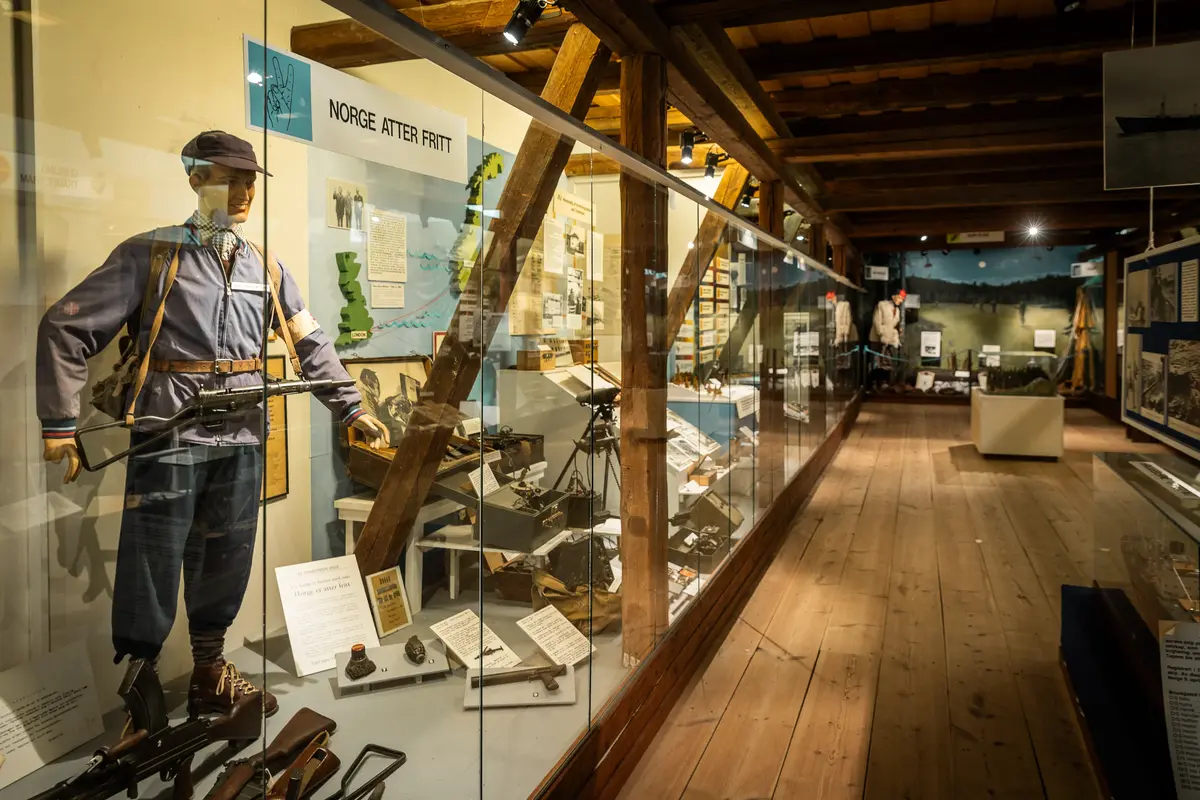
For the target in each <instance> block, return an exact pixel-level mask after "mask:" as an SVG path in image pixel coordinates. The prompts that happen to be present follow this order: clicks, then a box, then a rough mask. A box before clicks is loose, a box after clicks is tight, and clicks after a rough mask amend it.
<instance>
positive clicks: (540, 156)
mask: <svg viewBox="0 0 1200 800" xmlns="http://www.w3.org/2000/svg"><path fill="white" fill-rule="evenodd" d="M610 54H611V53H610V51H609V49H608V48H607V47H606V46H604V45H603V44H601V43H600V40H599V39H597V38H596V37H595V36H594V35H593V34H592V33H591V32H590V31H589V30H587V28H585V27H584V26H582V25H576V26H574V27H572V28H571V30H570V31H569V32H568V33H567V36H566V39H565V40H564V41H563V46H562V49H561V50H559V52H558V56H557V57H556V58H555V61H554V66H553V68H552V69H551V70H550V78H549V80H548V82H547V83H546V88H545V89H544V90H543V91H542V97H543V98H544V99H545V100H547V101H549V102H551V103H553V104H554V105H555V106H557V107H558V108H561V109H562V110H564V111H566V112H567V113H569V114H571V115H572V116H574V117H576V118H578V119H582V118H583V116H584V115H585V114H587V110H588V107H589V106H590V105H591V102H592V98H593V96H594V95H595V93H596V86H597V84H598V83H599V80H600V76H601V74H602V73H603V70H604V67H605V66H606V65H607V64H608V60H609V56H610ZM574 144H575V143H574V140H572V139H570V138H567V137H565V136H562V135H561V134H559V133H557V132H555V131H553V130H551V129H549V128H547V127H546V126H544V125H542V124H541V123H538V122H536V121H535V122H532V123H530V126H529V131H528V132H527V133H526V134H525V139H524V141H522V143H521V148H520V150H519V151H518V152H517V157H516V159H515V160H514V162H513V167H512V171H511V172H510V174H509V178H508V182H507V183H506V184H505V185H504V191H503V192H501V194H500V200H499V202H498V203H497V206H496V207H497V214H496V216H495V218H494V219H493V221H492V227H491V233H492V240H491V244H490V246H489V247H488V249H487V253H486V256H485V257H484V258H482V259H480V260H479V261H477V262H476V263H475V265H474V267H473V268H472V270H471V276H470V279H469V281H468V284H467V290H466V291H464V293H463V296H462V298H461V299H460V301H459V304H458V307H457V308H456V309H455V311H454V316H453V318H452V319H451V321H450V325H449V327H448V329H447V333H446V338H445V339H443V340H442V345H441V349H440V350H439V351H438V352H437V353H436V354H435V356H436V357H435V360H434V363H433V371H432V373H431V374H430V376H429V380H428V381H427V382H426V383H425V385H424V386H423V387H422V388H421V403H420V405H418V406H417V407H416V408H414V409H413V413H412V417H411V419H410V421H409V425H408V428H407V429H406V430H405V432H404V436H403V438H401V440H400V441H399V442H396V443H393V444H395V446H396V454H395V456H394V457H393V459H392V463H391V465H390V466H389V467H388V472H387V475H386V477H385V478H384V479H383V484H382V485H381V486H380V489H379V494H378V497H377V498H376V500H375V505H374V507H373V508H372V509H371V513H370V515H369V516H368V517H367V522H366V525H365V526H364V527H363V532H362V535H361V537H360V539H359V541H358V545H357V547H356V548H355V556H356V557H357V558H358V564H359V567H360V568H361V570H362V573H363V574H364V575H367V574H370V573H372V572H378V571H380V570H383V569H387V568H388V567H392V566H395V564H396V563H397V562H398V561H399V560H400V556H401V553H402V552H403V549H404V545H405V543H406V541H407V540H408V536H409V533H410V531H411V530H412V526H413V523H414V522H415V521H416V519H417V514H418V513H419V512H420V510H421V506H422V505H423V504H424V503H425V498H426V497H427V496H428V494H429V489H430V487H431V486H432V485H433V481H434V478H435V477H436V475H437V468H438V465H439V464H440V463H441V460H442V458H443V456H444V455H445V454H446V446H447V444H448V443H449V441H450V436H451V434H452V433H453V431H454V426H455V424H457V420H458V418H459V413H458V406H459V404H460V403H462V402H463V401H464V400H466V399H467V397H468V396H469V394H470V392H471V389H472V387H473V386H474V385H475V379H476V377H477V376H478V375H479V369H480V366H481V364H482V363H483V358H484V356H485V355H486V353H487V348H488V345H489V344H490V342H491V340H492V335H493V334H494V333H495V330H496V327H497V325H498V324H499V322H500V320H501V319H502V318H503V316H504V312H505V310H506V308H507V307H508V299H509V297H510V296H511V294H512V290H513V287H514V286H515V285H516V282H517V278H518V277H519V274H520V266H521V265H522V264H523V263H524V259H525V255H526V250H527V249H528V247H529V243H530V242H532V241H533V240H534V238H535V237H536V236H537V232H538V229H539V228H540V227H541V225H542V219H543V217H545V214H546V211H547V209H548V208H549V206H550V202H551V200H553V198H554V192H555V190H556V189H557V188H558V181H559V179H560V178H561V177H562V173H563V170H564V169H565V168H566V166H567V159H568V158H570V156H571V149H572V148H573V147H574Z"/></svg>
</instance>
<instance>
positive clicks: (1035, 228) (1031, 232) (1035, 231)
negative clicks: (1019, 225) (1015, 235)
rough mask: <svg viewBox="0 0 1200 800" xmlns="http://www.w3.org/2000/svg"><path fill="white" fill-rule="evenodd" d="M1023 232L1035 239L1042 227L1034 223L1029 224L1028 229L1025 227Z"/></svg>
mask: <svg viewBox="0 0 1200 800" xmlns="http://www.w3.org/2000/svg"><path fill="white" fill-rule="evenodd" d="M1025 233H1026V235H1028V236H1029V238H1030V239H1036V238H1037V237H1038V236H1040V235H1041V233H1042V229H1041V228H1039V227H1038V226H1037V225H1036V224H1033V225H1030V226H1029V228H1028V229H1026V231H1025Z"/></svg>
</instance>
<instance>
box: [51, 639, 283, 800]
mask: <svg viewBox="0 0 1200 800" xmlns="http://www.w3.org/2000/svg"><path fill="white" fill-rule="evenodd" d="M119 692H120V695H121V698H122V699H123V700H124V701H125V710H126V711H127V712H128V713H129V725H128V726H127V728H126V732H125V734H124V735H123V736H122V737H121V740H120V741H119V742H117V743H116V744H115V745H113V746H112V747H102V748H100V749H99V750H97V751H96V754H95V755H94V756H92V758H91V760H89V761H88V763H87V766H86V767H85V768H84V770H83V772H81V773H79V774H78V775H76V776H75V777H73V778H68V779H67V780H65V781H63V782H62V783H60V784H58V785H57V786H54V787H53V788H51V789H47V790H46V791H44V792H42V793H41V794H39V795H36V796H35V797H33V798H32V799H31V800H106V798H109V797H113V796H114V795H117V794H121V793H124V794H126V795H127V796H129V797H137V794H138V785H139V784H140V783H142V781H145V780H147V779H149V778H152V777H154V776H155V775H157V776H159V777H160V778H161V779H162V780H164V781H174V782H175V792H174V797H175V798H176V800H185V799H186V798H190V797H191V796H192V791H193V786H192V757H193V756H195V754H196V753H198V752H199V751H201V750H203V749H204V748H206V747H208V746H209V745H212V744H216V743H218V742H228V743H229V745H230V747H231V748H233V749H234V750H240V749H242V748H244V747H246V746H247V745H249V744H251V743H252V742H253V741H254V740H256V739H257V738H258V737H259V735H260V734H261V733H262V693H261V692H259V693H256V694H252V695H249V696H247V697H243V698H242V699H241V700H239V701H238V702H237V703H235V704H234V706H233V708H232V709H231V710H230V711H229V713H228V714H224V715H222V716H219V717H213V718H209V719H198V718H197V719H189V720H186V721H184V722H180V723H179V724H177V725H171V724H170V720H169V719H168V718H167V710H166V701H165V699H164V698H163V690H162V684H161V683H159V680H158V676H157V675H156V674H155V672H154V668H153V667H152V666H150V664H148V663H147V662H146V661H145V660H143V659H135V660H134V661H132V662H131V663H130V664H129V669H128V670H127V671H126V673H125V679H124V680H123V681H122V682H121V688H120V690H119Z"/></svg>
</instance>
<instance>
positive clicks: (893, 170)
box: [821, 148, 1104, 191]
mask: <svg viewBox="0 0 1200 800" xmlns="http://www.w3.org/2000/svg"><path fill="white" fill-rule="evenodd" d="M1064 168H1068V169H1071V168H1074V169H1081V168H1091V169H1095V170H1096V171H1097V172H1098V173H1103V171H1104V158H1103V154H1102V153H1101V152H1100V151H1098V150H1096V149H1094V148H1087V149H1083V150H1071V151H1065V152H1049V153H1015V154H1012V155H1006V156H1003V157H996V156H958V157H954V158H919V159H910V160H907V161H889V162H886V163H878V162H868V161H857V162H856V161H846V162H837V163H832V164H827V165H825V166H823V167H821V173H822V174H823V175H825V177H826V185H827V186H829V187H830V191H833V190H834V187H841V186H850V185H855V186H859V185H861V186H863V187H869V186H870V185H871V184H880V185H881V186H882V185H892V184H897V185H901V184H902V185H905V186H911V185H913V184H914V183H920V184H921V185H926V184H932V185H939V184H945V185H950V183H951V182H952V181H954V180H956V179H958V178H966V179H969V180H973V179H975V178H976V176H978V179H979V182H980V183H989V182H995V181H999V180H1003V178H1002V177H1001V176H1005V175H1007V174H1010V173H1017V174H1019V173H1020V172H1021V171H1022V170H1024V171H1039V170H1040V171H1042V173H1041V174H1045V172H1044V171H1045V170H1047V169H1053V170H1055V171H1056V172H1055V175H1057V174H1058V172H1057V171H1058V170H1061V169H1064Z"/></svg>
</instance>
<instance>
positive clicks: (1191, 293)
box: [1121, 236, 1200, 458]
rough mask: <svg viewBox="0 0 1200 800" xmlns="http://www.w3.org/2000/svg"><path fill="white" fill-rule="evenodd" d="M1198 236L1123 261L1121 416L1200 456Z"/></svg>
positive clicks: (1128, 421)
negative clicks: (1123, 317)
mask: <svg viewBox="0 0 1200 800" xmlns="http://www.w3.org/2000/svg"><path fill="white" fill-rule="evenodd" d="M1198 268H1200V236H1198V237H1193V238H1191V239H1185V240H1184V241H1182V242H1176V243H1175V244H1171V245H1168V246H1166V247H1160V248H1158V249H1156V250H1152V251H1150V252H1148V253H1143V254H1142V255H1139V256H1135V257H1133V258H1130V259H1127V260H1126V261H1125V331H1126V333H1125V374H1124V376H1123V379H1122V382H1121V383H1122V391H1121V398H1122V399H1121V409H1122V410H1121V418H1122V419H1123V420H1124V421H1125V422H1126V423H1128V424H1130V425H1132V426H1134V427H1135V428H1138V429H1139V430H1142V431H1144V432H1146V433H1148V434H1150V435H1151V436H1154V437H1156V438H1158V439H1160V440H1162V441H1163V442H1164V443H1166V444H1168V445H1170V446H1171V447H1174V448H1176V449H1178V450H1180V451H1182V452H1184V453H1186V454H1188V455H1190V456H1192V457H1193V458H1200V314H1198V311H1200V309H1198V306H1197V300H1198V298H1197V288H1198V287H1197V283H1198V280H1197V279H1198V278H1200V275H1198Z"/></svg>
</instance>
